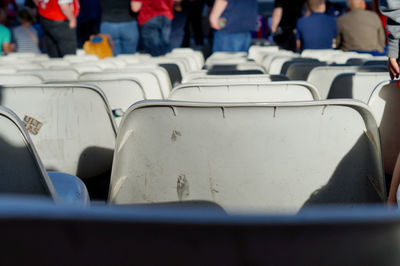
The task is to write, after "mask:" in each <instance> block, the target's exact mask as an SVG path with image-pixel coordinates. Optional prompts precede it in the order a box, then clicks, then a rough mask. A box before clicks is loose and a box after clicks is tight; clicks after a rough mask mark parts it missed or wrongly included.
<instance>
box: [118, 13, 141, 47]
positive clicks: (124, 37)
mask: <svg viewBox="0 0 400 266" xmlns="http://www.w3.org/2000/svg"><path fill="white" fill-rule="evenodd" d="M120 34H121V36H120V37H121V40H120V46H121V54H134V53H136V51H137V47H138V43H139V30H138V25H137V22H136V20H132V21H128V22H123V23H120Z"/></svg>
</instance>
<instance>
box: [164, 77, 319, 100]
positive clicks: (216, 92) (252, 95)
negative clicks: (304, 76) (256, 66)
mask: <svg viewBox="0 0 400 266" xmlns="http://www.w3.org/2000/svg"><path fill="white" fill-rule="evenodd" d="M169 99H171V100H179V101H196V102H285V101H312V100H319V95H318V91H317V90H316V88H315V87H314V86H312V85H311V84H308V83H306V82H301V81H298V82H296V81H282V82H278V81H276V82H259V83H257V82H242V83H240V82H231V81H227V82H223V81H221V82H219V83H216V82H214V83H211V82H204V83H195V82H194V83H186V84H182V85H180V86H178V87H175V88H174V90H173V91H172V92H171V94H170V96H169Z"/></svg>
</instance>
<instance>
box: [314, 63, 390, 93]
mask: <svg viewBox="0 0 400 266" xmlns="http://www.w3.org/2000/svg"><path fill="white" fill-rule="evenodd" d="M356 72H387V69H386V67H383V66H320V67H315V68H313V69H312V70H311V72H310V74H309V75H308V78H307V82H309V83H311V84H313V85H314V86H315V87H316V88H317V90H318V92H319V94H320V96H321V99H326V98H327V97H328V94H329V89H330V88H331V85H332V82H333V80H334V79H335V78H336V76H337V75H340V74H343V73H356Z"/></svg>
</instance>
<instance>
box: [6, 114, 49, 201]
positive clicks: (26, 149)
mask: <svg viewBox="0 0 400 266" xmlns="http://www.w3.org/2000/svg"><path fill="white" fill-rule="evenodd" d="M0 151H1V152H0V161H1V164H0V194H18V195H34V196H45V197H53V195H54V188H53V185H52V183H51V181H50V179H49V177H48V175H47V173H46V171H45V170H44V167H43V165H42V164H41V162H40V159H39V158H38V155H37V153H36V150H35V149H34V147H33V145H32V142H31V140H30V138H29V136H28V135H27V132H26V131H25V130H24V128H23V125H22V122H21V121H20V120H19V119H18V117H17V116H16V115H15V114H14V113H13V112H12V111H10V110H8V109H6V108H4V107H0Z"/></svg>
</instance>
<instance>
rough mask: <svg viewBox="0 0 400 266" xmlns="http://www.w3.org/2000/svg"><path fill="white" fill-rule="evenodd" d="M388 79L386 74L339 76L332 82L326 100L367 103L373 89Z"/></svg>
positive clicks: (363, 73)
mask: <svg viewBox="0 0 400 266" xmlns="http://www.w3.org/2000/svg"><path fill="white" fill-rule="evenodd" d="M389 78H390V77H389V74H388V73H386V72H370V73H368V72H360V73H345V74H340V75H338V76H336V78H335V79H334V80H333V82H332V86H331V88H330V90H329V94H328V99H338V98H348V99H356V100H360V101H362V102H364V103H368V100H369V97H370V96H371V94H372V92H373V91H374V89H375V87H376V86H377V85H378V84H379V83H381V82H382V81H385V80H388V79H389Z"/></svg>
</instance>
